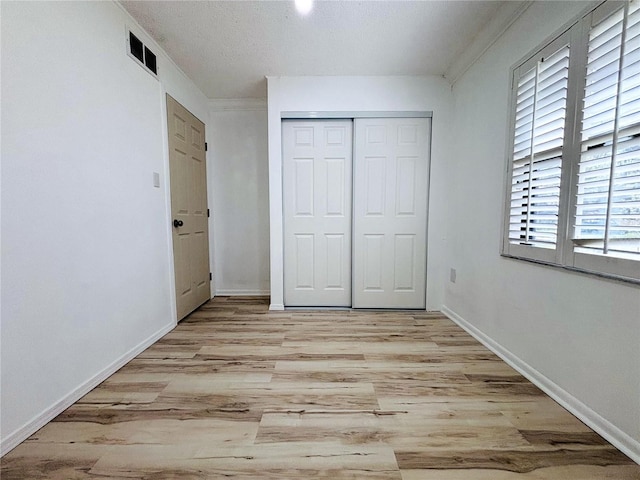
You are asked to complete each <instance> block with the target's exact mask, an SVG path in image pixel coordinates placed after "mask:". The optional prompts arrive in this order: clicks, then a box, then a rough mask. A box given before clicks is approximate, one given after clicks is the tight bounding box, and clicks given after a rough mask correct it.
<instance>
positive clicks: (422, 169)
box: [353, 118, 431, 308]
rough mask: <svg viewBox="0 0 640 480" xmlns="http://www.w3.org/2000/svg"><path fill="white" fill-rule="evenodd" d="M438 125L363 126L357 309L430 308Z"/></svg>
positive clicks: (377, 122) (358, 143) (358, 159)
mask: <svg viewBox="0 0 640 480" xmlns="http://www.w3.org/2000/svg"><path fill="white" fill-rule="evenodd" d="M430 135H431V119H429V118H382V119H367V118H363V119H356V120H355V150H354V152H355V153H354V179H355V181H354V208H353V216H354V219H353V222H354V229H353V235H354V239H353V242H354V243H353V246H354V248H353V307H354V308H425V283H426V263H427V262H426V252H427V236H426V234H427V198H428V187H429V181H428V180H429V179H428V171H429V168H428V166H429V152H430Z"/></svg>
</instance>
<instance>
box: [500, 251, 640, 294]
mask: <svg viewBox="0 0 640 480" xmlns="http://www.w3.org/2000/svg"><path fill="white" fill-rule="evenodd" d="M500 256H501V257H503V258H509V259H511V260H520V261H522V262H527V263H533V264H535V265H542V266H544V267H551V268H554V269H557V270H564V271H567V272H571V273H577V274H580V275H587V276H589V277H596V278H600V279H602V280H608V281H612V282H616V283H622V284H624V285H627V286H630V285H632V286H636V287H640V280H636V279H634V278H628V277H621V276H618V275H612V274H609V273H600V272H594V271H591V270H585V269H582V268H576V267H571V266H568V265H558V264H557V263H551V262H545V261H541V260H533V259H531V258H526V257H518V256H516V255H509V254H506V253H501V254H500Z"/></svg>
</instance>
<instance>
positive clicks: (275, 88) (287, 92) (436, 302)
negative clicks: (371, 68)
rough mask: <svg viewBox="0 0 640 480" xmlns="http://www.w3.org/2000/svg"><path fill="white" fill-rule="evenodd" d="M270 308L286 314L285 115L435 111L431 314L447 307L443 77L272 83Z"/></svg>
mask: <svg viewBox="0 0 640 480" xmlns="http://www.w3.org/2000/svg"><path fill="white" fill-rule="evenodd" d="M267 89H268V115H269V119H268V122H269V211H270V219H271V230H270V237H271V251H270V258H271V308H272V309H281V308H283V302H284V301H283V298H284V286H283V238H282V145H281V139H282V133H281V117H280V115H281V112H283V111H318V112H323V111H324V112H329V111H410V110H411V111H432V112H433V123H432V128H433V130H432V147H431V152H432V153H431V175H430V178H431V184H430V192H429V227H428V228H429V232H428V240H427V242H428V258H427V309H429V310H439V309H440V307H441V305H442V295H443V285H444V271H443V263H442V258H443V253H444V237H445V220H446V219H445V216H444V213H445V204H446V198H447V192H446V189H445V186H444V183H443V182H442V181H441V178H442V177H443V175H444V172H445V167H446V163H447V160H448V155H447V148H448V146H449V132H450V110H451V86H450V85H449V83H447V82H446V81H445V80H444V78H441V77H434V76H431V77H268V78H267Z"/></svg>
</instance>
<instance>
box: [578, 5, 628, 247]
mask: <svg viewBox="0 0 640 480" xmlns="http://www.w3.org/2000/svg"><path fill="white" fill-rule="evenodd" d="M577 181H578V185H577V196H576V210H575V224H574V243H575V244H576V251H579V252H580V251H585V252H589V251H591V252H593V253H599V254H614V255H616V256H620V254H622V256H624V255H625V254H634V253H635V254H637V253H640V5H639V2H638V1H633V2H630V3H628V4H624V6H623V7H622V8H620V9H619V10H617V11H616V12H615V13H613V14H612V15H610V16H608V17H607V18H605V19H603V20H602V21H600V22H598V23H597V24H595V25H593V26H592V27H591V30H590V33H589V43H588V58H587V73H586V85H585V90H584V102H583V107H582V129H581V154H580V160H579V166H578V180H577Z"/></svg>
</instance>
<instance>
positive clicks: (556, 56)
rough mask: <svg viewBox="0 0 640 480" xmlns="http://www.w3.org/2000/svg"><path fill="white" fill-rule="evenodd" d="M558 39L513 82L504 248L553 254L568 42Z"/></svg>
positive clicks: (556, 230)
mask: <svg viewBox="0 0 640 480" xmlns="http://www.w3.org/2000/svg"><path fill="white" fill-rule="evenodd" d="M559 40H562V41H559V42H554V44H552V47H554V48H552V49H546V50H545V52H543V55H541V56H539V57H537V58H536V59H535V63H534V64H533V65H527V67H530V68H526V69H523V68H521V69H520V70H524V71H523V73H522V74H520V75H519V76H517V78H516V79H515V88H516V90H515V104H516V105H515V119H514V132H513V151H512V163H511V201H510V205H509V219H508V222H509V231H508V242H509V243H510V244H516V245H526V246H530V247H541V248H546V249H554V250H555V248H556V244H557V236H558V212H559V202H560V180H561V170H562V154H563V145H564V132H565V116H566V109H567V87H568V77H569V45H568V39H567V38H566V36H565V38H561V39H559ZM546 52H549V54H548V55H544V53H546Z"/></svg>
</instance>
